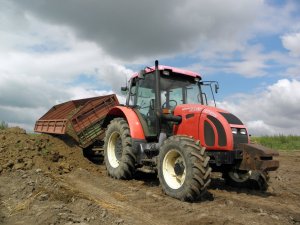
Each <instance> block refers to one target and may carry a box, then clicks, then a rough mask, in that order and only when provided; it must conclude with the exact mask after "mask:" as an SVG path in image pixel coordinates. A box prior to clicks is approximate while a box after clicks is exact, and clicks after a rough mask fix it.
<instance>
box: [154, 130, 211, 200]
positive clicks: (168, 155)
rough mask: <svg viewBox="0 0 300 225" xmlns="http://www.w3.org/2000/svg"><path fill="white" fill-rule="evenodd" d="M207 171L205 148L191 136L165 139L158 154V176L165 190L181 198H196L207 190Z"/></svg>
mask: <svg viewBox="0 0 300 225" xmlns="http://www.w3.org/2000/svg"><path fill="white" fill-rule="evenodd" d="M172 170H173V171H172ZM210 174H211V168H210V167H209V157H208V156H207V155H206V153H205V148H204V147H202V148H201V147H200V145H199V143H196V142H195V141H194V139H193V138H191V137H188V136H172V137H170V138H168V139H167V140H165V141H164V143H163V144H162V146H161V148H160V152H159V156H158V178H159V181H160V184H161V186H162V189H163V192H164V193H166V194H167V195H169V196H171V197H173V198H176V199H179V200H181V201H189V202H193V201H196V200H198V199H199V198H200V197H201V196H202V195H203V194H204V193H205V192H206V189H207V186H208V185H209V183H210V181H211V180H210Z"/></svg>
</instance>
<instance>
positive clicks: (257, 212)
mask: <svg viewBox="0 0 300 225" xmlns="http://www.w3.org/2000/svg"><path fill="white" fill-rule="evenodd" d="M279 160H280V168H279V170H278V171H275V172H271V173H270V187H269V189H268V190H267V192H265V193H261V192H259V191H255V190H245V189H236V188H232V187H229V186H227V185H226V184H225V182H224V180H223V179H222V178H221V174H218V173H213V179H212V183H211V185H210V187H209V189H208V193H207V194H206V195H205V196H204V197H203V198H202V199H201V201H199V202H196V203H187V202H181V201H178V200H176V199H172V198H171V197H168V196H166V195H164V194H163V193H162V191H161V187H160V186H159V182H158V178H157V175H156V174H146V173H142V172H137V173H136V175H135V178H134V179H133V180H129V181H124V180H115V179H112V178H110V177H108V176H107V174H106V170H105V167H104V165H103V164H102V163H97V162H100V161H101V160H99V161H94V162H91V161H90V160H88V159H87V158H85V157H84V156H83V151H82V149H81V148H79V147H78V145H77V144H76V143H75V142H74V141H73V140H72V139H70V138H66V137H64V138H63V139H62V138H61V137H59V136H57V137H55V136H50V135H45V134H42V135H34V134H26V132H25V130H23V129H20V128H9V129H6V130H1V131H0V224H7V225H14V224H24V225H25V224H26V225H27V224H37V225H38V224H41V225H50V224H51V225H58V224H64V225H70V224H77V225H96V224H104V225H106V224H175V225H176V224H178V225H179V224H188V225H193V224H267V225H268V224H272V225H273V224H300V177H299V173H300V166H299V163H300V151H293V152H281V153H280V156H279ZM95 162H96V163H95Z"/></svg>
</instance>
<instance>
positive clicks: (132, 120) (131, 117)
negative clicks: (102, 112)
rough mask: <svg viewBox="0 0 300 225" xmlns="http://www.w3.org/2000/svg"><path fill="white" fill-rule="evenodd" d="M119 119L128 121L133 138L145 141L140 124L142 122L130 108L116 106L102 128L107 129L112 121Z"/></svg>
mask: <svg viewBox="0 0 300 225" xmlns="http://www.w3.org/2000/svg"><path fill="white" fill-rule="evenodd" d="M117 117H122V118H124V119H126V120H127V122H128V125H129V129H130V135H131V138H133V139H142V140H145V134H144V130H143V127H142V124H141V123H140V120H139V118H138V116H137V115H136V113H135V112H134V111H133V109H131V108H129V107H125V106H116V107H114V108H113V109H111V110H110V111H109V113H108V114H107V116H106V118H105V120H104V122H103V125H102V126H103V127H107V125H108V124H109V123H110V121H111V120H113V119H114V118H117Z"/></svg>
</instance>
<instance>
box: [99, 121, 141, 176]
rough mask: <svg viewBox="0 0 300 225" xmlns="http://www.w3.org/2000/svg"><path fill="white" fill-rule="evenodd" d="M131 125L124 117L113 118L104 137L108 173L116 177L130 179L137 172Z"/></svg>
mask: <svg viewBox="0 0 300 225" xmlns="http://www.w3.org/2000/svg"><path fill="white" fill-rule="evenodd" d="M131 143H132V140H131V136H130V131H129V126H128V123H127V121H126V120H124V119H123V118H116V119H113V120H112V121H111V122H110V124H109V125H108V127H107V130H106V133H105V138H104V162H105V165H106V169H107V172H108V174H109V175H110V176H111V177H113V178H116V179H130V178H132V176H133V174H134V172H135V162H136V157H135V155H134V154H133V151H132V146H131Z"/></svg>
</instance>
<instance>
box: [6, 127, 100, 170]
mask: <svg viewBox="0 0 300 225" xmlns="http://www.w3.org/2000/svg"><path fill="white" fill-rule="evenodd" d="M0 141H1V142H0V154H1V155H2V156H4V157H1V158H0V165H1V166H0V173H1V172H10V171H16V170H29V169H37V170H42V171H45V172H47V171H48V172H52V173H55V174H63V173H68V172H70V171H72V170H73V169H76V168H78V167H83V168H88V169H89V170H90V171H98V169H97V167H95V166H94V165H93V164H92V163H91V162H90V161H89V160H87V159H86V158H84V157H83V156H82V149H81V148H80V147H78V145H77V143H76V142H75V141H74V140H73V139H71V138H70V137H68V136H51V135H47V134H27V133H26V131H25V130H23V129H21V128H17V127H15V128H8V129H5V130H1V131H0ZM98 172H101V171H98Z"/></svg>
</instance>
